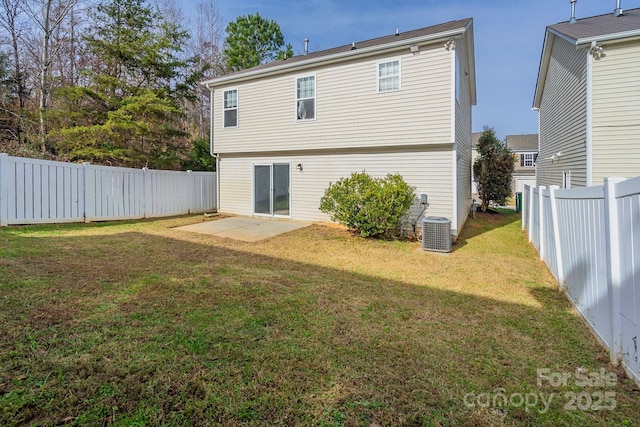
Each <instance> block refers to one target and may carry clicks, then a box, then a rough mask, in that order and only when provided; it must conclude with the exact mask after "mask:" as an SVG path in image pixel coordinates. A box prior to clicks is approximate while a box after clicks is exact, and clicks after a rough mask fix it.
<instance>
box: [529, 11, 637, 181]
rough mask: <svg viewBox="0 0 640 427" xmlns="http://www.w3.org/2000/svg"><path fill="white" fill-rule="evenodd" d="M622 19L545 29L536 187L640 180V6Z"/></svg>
mask: <svg viewBox="0 0 640 427" xmlns="http://www.w3.org/2000/svg"><path fill="white" fill-rule="evenodd" d="M611 6H613V2H611ZM616 15H617V14H616V13H611V14H607V15H601V16H594V17H590V18H585V19H578V20H577V21H576V22H575V23H573V24H572V23H570V22H561V23H559V24H556V25H551V26H549V27H547V29H546V33H545V38H544V45H543V48H542V58H541V60H540V67H539V73H538V80H537V84H536V91H535V96H534V101H533V107H534V108H535V109H537V110H539V134H540V144H539V146H540V153H539V157H538V160H537V162H536V169H537V184H538V185H558V186H560V187H563V188H569V187H572V186H573V187H576V186H578V187H583V186H591V185H600V184H602V183H603V178H605V177H608V176H622V177H626V178H630V177H634V176H637V175H640V9H632V10H627V11H624V13H623V14H622V15H620V16H616Z"/></svg>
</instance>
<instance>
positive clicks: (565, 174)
mask: <svg viewBox="0 0 640 427" xmlns="http://www.w3.org/2000/svg"><path fill="white" fill-rule="evenodd" d="M562 188H571V171H562Z"/></svg>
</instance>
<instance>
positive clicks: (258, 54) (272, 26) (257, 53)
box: [222, 13, 293, 72]
mask: <svg viewBox="0 0 640 427" xmlns="http://www.w3.org/2000/svg"><path fill="white" fill-rule="evenodd" d="M226 32H227V38H226V39H225V47H224V50H223V52H222V54H223V56H224V59H225V63H226V66H227V71H229V72H233V71H239V70H244V69H247V68H251V67H255V66H257V65H260V64H264V63H265V62H269V61H273V60H274V59H284V58H288V57H291V56H293V48H292V46H291V45H290V44H287V45H286V46H284V37H283V35H282V31H281V30H280V25H278V23H277V22H275V21H272V20H269V19H266V18H263V17H262V16H260V14H259V13H256V14H255V15H248V16H239V17H238V18H237V19H236V20H235V21H233V22H230V23H229V25H227V28H226ZM283 46H284V49H283Z"/></svg>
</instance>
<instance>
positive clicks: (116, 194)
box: [86, 165, 145, 221]
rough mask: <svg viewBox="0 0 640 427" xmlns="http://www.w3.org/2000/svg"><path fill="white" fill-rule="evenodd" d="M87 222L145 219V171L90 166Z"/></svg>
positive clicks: (87, 189)
mask: <svg viewBox="0 0 640 427" xmlns="http://www.w3.org/2000/svg"><path fill="white" fill-rule="evenodd" d="M86 169H87V170H86V173H87V175H86V177H87V181H86V195H87V216H86V220H87V221H105V220H109V219H113V218H118V219H134V218H144V216H145V210H144V172H143V171H142V170H140V169H128V168H113V167H107V166H93V165H86Z"/></svg>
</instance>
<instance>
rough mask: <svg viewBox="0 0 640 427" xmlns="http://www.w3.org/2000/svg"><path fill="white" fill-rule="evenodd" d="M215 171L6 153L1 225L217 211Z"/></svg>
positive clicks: (0, 168) (1, 160)
mask: <svg viewBox="0 0 640 427" xmlns="http://www.w3.org/2000/svg"><path fill="white" fill-rule="evenodd" d="M216 179H217V176H216V173H215V172H191V171H187V172H175V171H160V170H151V169H127V168H114V167H107V166H94V165H91V164H89V163H84V164H75V163H63V162H53V161H45V160H35V159H26V158H21V157H11V156H8V155H6V154H0V226H5V225H10V224H39V223H58V222H84V221H86V222H89V221H106V220H117V219H134V218H152V217H160V216H169V215H182V214H187V213H199V212H207V211H211V210H215V209H216V188H217V186H216Z"/></svg>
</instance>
